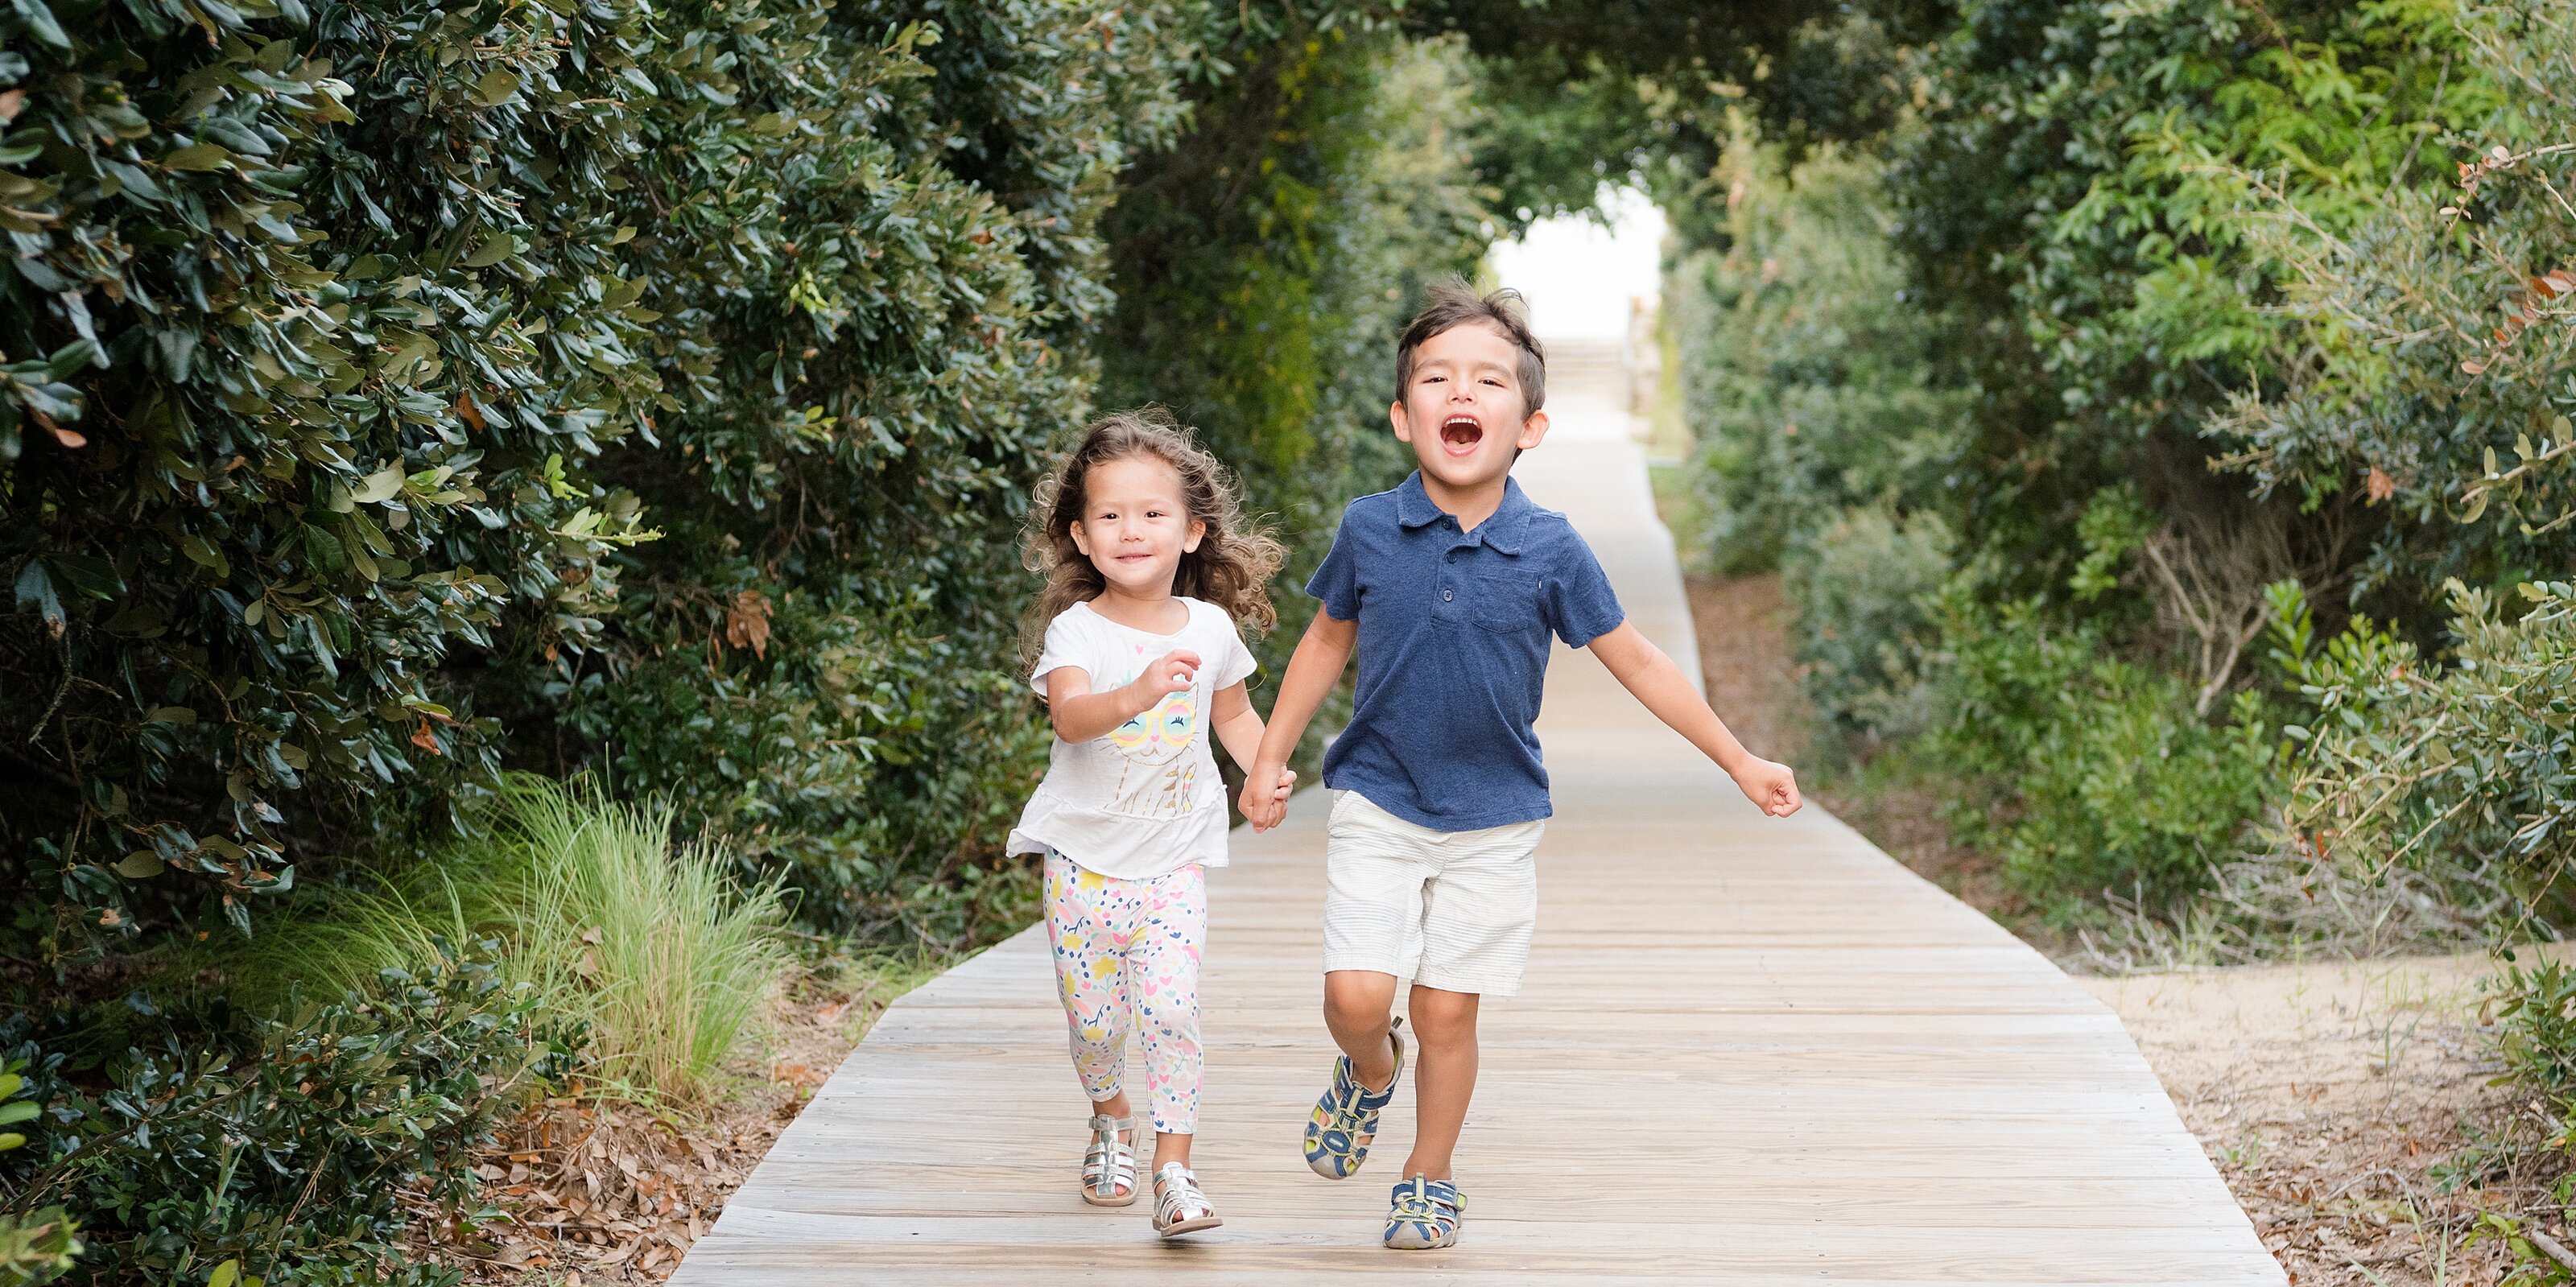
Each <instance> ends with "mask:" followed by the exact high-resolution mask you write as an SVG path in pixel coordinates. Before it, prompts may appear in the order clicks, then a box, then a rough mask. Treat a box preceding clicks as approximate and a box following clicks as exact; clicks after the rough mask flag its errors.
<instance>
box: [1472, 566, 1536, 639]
mask: <svg viewBox="0 0 2576 1287" xmlns="http://www.w3.org/2000/svg"><path fill="white" fill-rule="evenodd" d="M1469 589H1470V592H1471V593H1473V594H1474V595H1475V602H1474V603H1472V604H1470V605H1469V606H1468V609H1467V619H1468V620H1470V621H1473V622H1475V623H1476V624H1477V625H1478V626H1480V627H1482V628H1484V629H1486V630H1490V631H1493V632H1494V633H1496V634H1504V635H1524V634H1531V633H1540V634H1544V633H1545V632H1546V631H1547V614H1546V606H1547V600H1546V597H1545V593H1544V588H1543V587H1542V586H1540V584H1539V580H1538V577H1537V576H1536V575H1534V574H1533V573H1531V572H1529V571H1526V570H1524V569H1521V568H1516V567H1514V568H1496V569H1493V570H1490V571H1486V572H1483V573H1482V574H1481V575H1479V576H1478V577H1476V579H1475V580H1474V581H1473V582H1472V583H1470V586H1469Z"/></svg>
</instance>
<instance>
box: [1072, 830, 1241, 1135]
mask: <svg viewBox="0 0 2576 1287" xmlns="http://www.w3.org/2000/svg"><path fill="white" fill-rule="evenodd" d="M1046 898H1047V941H1048V942H1049V943H1050V944H1053V945H1054V947H1055V986H1056V995H1057V997H1058V998H1060V999H1061V1000H1062V1001H1063V1002H1064V1018H1065V1027H1066V1030H1067V1032H1068V1034H1069V1036H1070V1037H1071V1044H1072V1046H1073V1070H1074V1072H1076V1073H1077V1074H1079V1075H1080V1076H1081V1078H1082V1089H1083V1093H1085V1094H1087V1095H1089V1096H1091V1099H1092V1102H1093V1103H1098V1102H1100V1101H1102V1100H1105V1099H1108V1098H1110V1097H1112V1096H1114V1095H1116V1094H1117V1093H1118V1091H1119V1087H1120V1084H1121V1081H1122V1079H1123V1077H1124V1074H1125V1071H1126V1063H1127V1034H1128V1033H1129V1032H1131V1031H1135V1030H1139V1029H1141V1030H1142V1031H1143V1033H1144V1037H1145V1090H1146V1093H1147V1095H1148V1097H1149V1098H1150V1099H1151V1100H1152V1101H1153V1108H1154V1130H1155V1131H1156V1132H1158V1133H1162V1134H1172V1135H1189V1134H1193V1133H1195V1132H1196V1131H1197V1129H1198V1119H1199V1075H1200V1070H1201V1068H1202V1066H1203V1057H1202V1056H1201V1054H1200V1051H1199V951H1200V948H1201V947H1202V946H1203V945H1204V944H1205V943H1206V942H1207V873H1206V872H1204V871H1202V870H1201V869H1200V868H1199V866H1198V865H1197V864H1196V863H1193V864H1191V865H1189V866H1187V867H1183V868H1181V869H1180V870H1179V871H1175V872H1171V873H1169V874H1167V875H1162V876H1156V877H1153V878H1151V879H1148V880H1120V879H1118V878H1117V877H1115V876H1103V875H1100V874H1099V873H1097V872H1090V871H1085V870H1083V869H1082V868H1081V867H1079V866H1076V865H1075V864H1074V861H1073V860H1072V859H1070V858H1067V857H1065V856H1064V855H1063V854H1060V853H1057V852H1055V851H1054V850H1052V849H1050V850H1048V851H1047V856H1046Z"/></svg>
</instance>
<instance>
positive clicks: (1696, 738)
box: [1272, 621, 1800, 818]
mask: <svg viewBox="0 0 2576 1287" xmlns="http://www.w3.org/2000/svg"><path fill="white" fill-rule="evenodd" d="M1590 647H1591V649H1592V655H1593V656H1595V657H1598V658H1600V659H1601V664H1602V665H1604V666H1607V667H1609V668H1610V673H1611V675H1613V676H1614V677H1616V678H1617V679H1618V681H1619V683H1620V684H1621V685H1622V686H1624V687H1625V688H1626V689H1627V690H1628V691H1629V692H1631V693H1634V694H1636V696H1637V700H1638V701H1640V702H1643V703H1645V705H1646V709H1647V710H1650V711H1653V712H1654V713H1655V718H1657V719H1659V720H1662V721H1663V722H1664V723H1666V724H1668V725H1670V726H1672V730H1673V731H1674V732H1676V733H1679V734H1681V735H1682V736H1684V737H1687V738H1689V739H1690V740H1691V745H1693V746H1696V747H1698V748H1699V749H1700V753H1701V754H1703V755H1706V756H1707V757H1708V758H1710V759H1712V760H1715V761H1716V762H1717V767H1719V768H1721V769H1724V770H1726V774H1727V776H1728V777H1731V778H1734V779H1735V785H1736V787H1737V788H1738V789H1740V790H1742V791H1743V792H1744V798H1745V799H1748V800H1751V801H1752V802H1753V803H1755V804H1756V805H1759V806H1761V809H1762V811H1763V812H1764V813H1767V814H1770V815H1771V816H1772V817H1775V818H1785V817H1788V816H1789V815H1790V814H1793V813H1796V812H1797V811H1798V805H1799V803H1800V801H1799V798H1798V778H1797V775H1796V774H1795V773H1792V772H1791V771H1790V769H1789V766H1788V765H1786V764H1774V763H1772V762H1771V761H1769V760H1766V759H1763V758H1762V757H1761V756H1758V755H1755V754H1754V753H1753V752H1751V751H1748V750H1745V749H1744V743H1742V742H1739V741H1736V740H1735V734H1733V733H1731V732H1729V731H1727V727H1726V721H1725V720H1722V719H1719V718H1718V717H1717V712H1716V711H1713V710H1710V709H1709V706H1708V699H1707V698H1706V697H1703V696H1701V695H1700V692H1699V690H1698V689H1697V688H1694V687H1692V686H1691V682H1690V676H1688V675H1685V674H1683V673H1682V668H1681V667H1679V666H1676V665H1674V664H1673V659H1672V658H1670V657H1667V656H1665V655H1664V650H1663V649H1661V648H1658V647H1656V646H1655V644H1654V641H1653V640H1650V639H1648V638H1646V636H1644V635H1642V634H1640V633H1638V632H1637V627H1636V626H1635V625H1634V624H1632V623H1629V622H1624V621H1623V622H1621V623H1619V627H1618V628H1617V629H1615V630H1612V631H1611V632H1610V633H1608V634H1605V635H1603V636H1601V637H1600V638H1598V639H1595V640H1593V641H1592V643H1591V645H1590ZM1301 651H1302V649H1301ZM1281 701H1282V704H1285V701H1286V695H1285V693H1282V695H1281ZM1272 727H1274V728H1276V727H1277V725H1276V724H1275V723H1274V724H1273V725H1272Z"/></svg>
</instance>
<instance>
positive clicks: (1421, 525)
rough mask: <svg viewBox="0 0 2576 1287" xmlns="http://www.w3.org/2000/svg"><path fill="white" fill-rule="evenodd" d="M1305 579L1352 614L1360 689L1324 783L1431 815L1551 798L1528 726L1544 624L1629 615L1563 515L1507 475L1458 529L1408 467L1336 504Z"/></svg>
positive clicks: (1543, 805) (1512, 809) (1447, 818)
mask: <svg viewBox="0 0 2576 1287" xmlns="http://www.w3.org/2000/svg"><path fill="white" fill-rule="evenodd" d="M1306 593H1308V594H1310V595H1313V596H1314V597H1316V598H1317V599H1320V600H1322V601H1323V605H1324V611H1325V612H1327V613H1330V614H1331V615H1332V617H1333V619H1334V620H1336V621H1353V620H1356V621H1358V622H1359V626H1360V628H1359V643H1358V650H1359V661H1360V676H1359V689H1358V694H1357V698H1356V700H1355V701H1354V702H1353V703H1352V707H1351V723H1350V727H1348V728H1346V729H1343V730H1342V734H1341V736H1340V737H1338V738H1336V739H1334V741H1333V746H1332V749H1331V750H1329V751H1327V752H1325V754H1324V785H1326V786H1329V787H1332V788H1334V789H1335V790H1341V791H1357V792H1359V793H1360V795H1361V796H1363V797H1365V798H1366V799H1367V800H1368V801H1369V803H1371V804H1374V805H1376V806H1377V807H1379V808H1381V809H1384V810H1386V811H1387V812H1389V813H1392V814H1394V815H1395V816H1397V817H1399V818H1403V819H1405V820H1407V821H1410V822H1414V823H1418V824H1420V825H1422V826H1425V827H1430V828H1432V829H1434V830H1437V831H1473V830H1476V829H1477V828H1479V827H1499V826H1502V825H1503V824H1505V823H1511V822H1528V821H1531V820H1533V819H1536V818H1544V817H1546V816H1548V814H1549V813H1551V812H1552V811H1553V810H1551V808H1550V807H1549V805H1548V799H1547V766H1546V765H1545V764H1544V763H1543V762H1541V760H1540V757H1539V748H1538V733H1537V731H1536V730H1535V729H1533V728H1532V727H1531V724H1532V723H1533V722H1534V721H1536V720H1537V719H1538V707H1539V695H1540V691H1541V690H1542V689H1543V688H1544V687H1545V685H1546V682H1547V654H1548V637H1549V636H1550V635H1554V636H1556V637H1557V638H1560V639H1563V640H1565V642H1566V643H1567V645H1569V646H1571V647H1575V648H1580V647H1582V646H1584V645H1585V644H1588V643H1591V642H1592V641H1593V640H1594V639H1597V638H1599V637H1600V636H1602V635H1604V634H1607V633H1609V632H1610V631H1612V630H1615V629H1617V628H1618V626H1619V623H1620V622H1622V621H1624V620H1626V619H1627V614H1626V613H1625V612H1623V611H1621V610H1620V607H1619V597H1618V596H1617V595H1616V594H1613V593H1612V592H1611V590H1610V578H1609V577H1607V576H1604V575H1603V574H1602V572H1601V563H1600V561H1599V560H1597V559H1595V558H1593V557H1592V547H1591V546H1589V545H1586V544H1584V543H1583V538H1582V537H1581V536H1578V535H1576V534H1575V531H1574V525H1573V524H1571V523H1569V522H1567V521H1565V515H1563V514H1559V513H1556V512H1555V511H1553V510H1544V509H1540V508H1539V507H1538V506H1536V505H1534V504H1531V503H1530V498H1529V496H1528V495H1527V494H1526V493H1524V492H1522V491H1521V485H1520V484H1519V483H1517V482H1512V481H1510V480H1505V482H1504V485H1503V504H1502V508H1500V509H1497V510H1495V511H1494V513H1493V516H1492V517H1490V518H1488V519H1486V520H1485V521H1484V522H1482V523H1478V524H1477V525H1476V530H1475V531H1472V532H1467V531H1461V530H1459V527H1458V520H1457V519H1455V518H1452V517H1450V515H1449V514H1448V513H1446V512H1445V511H1443V510H1442V509H1441V508H1440V507H1439V506H1438V505H1436V504H1434V503H1432V500H1431V497H1430V495H1429V494H1428V493H1426V492H1424V491H1423V490H1422V475H1421V474H1419V473H1416V474H1414V475H1412V476H1411V477H1409V478H1406V479H1405V480H1404V485H1403V486H1401V487H1398V488H1396V489H1395V490H1394V491H1391V492H1379V493H1377V494H1376V495H1374V496H1362V497H1360V498H1359V499H1358V500H1355V501H1352V502H1351V504H1350V508H1348V509H1346V510H1343V511H1342V526H1341V528H1340V530H1338V531H1336V532H1335V533H1333V549H1332V552H1331V553H1330V554H1327V555H1325V556H1324V565H1323V566H1322V567H1320V568H1317V569H1315V575H1314V578H1313V579H1312V580H1309V581H1308V582H1307V583H1306Z"/></svg>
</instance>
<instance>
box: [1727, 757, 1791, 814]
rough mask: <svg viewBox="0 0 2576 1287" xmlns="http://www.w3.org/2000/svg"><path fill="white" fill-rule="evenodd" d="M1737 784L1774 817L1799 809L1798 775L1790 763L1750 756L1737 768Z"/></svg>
mask: <svg viewBox="0 0 2576 1287" xmlns="http://www.w3.org/2000/svg"><path fill="white" fill-rule="evenodd" d="M1733 776H1734V778H1735V785H1736V786H1737V788H1739V789H1741V790H1742V791H1743V792H1744V798H1745V799H1747V800H1751V801H1752V802H1753V803H1754V804H1755V805H1757V806H1760V808H1761V810H1762V811H1763V812H1764V813H1767V814H1769V815H1771V816H1772V817H1774V818H1785V817H1788V816H1789V815H1790V814H1793V813H1796V812H1797V811H1798V805H1799V804H1800V803H1801V802H1800V800H1799V797H1798V775H1797V774H1796V773H1794V772H1791V771H1790V768H1789V766H1788V765H1786V764H1774V763H1772V762H1771V761H1769V760H1765V759H1758V758H1749V759H1747V760H1746V761H1745V762H1744V763H1743V764H1742V765H1741V766H1739V767H1738V768H1737V769H1736V770H1735V772H1734V775H1733Z"/></svg>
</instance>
